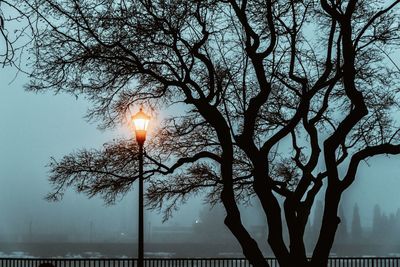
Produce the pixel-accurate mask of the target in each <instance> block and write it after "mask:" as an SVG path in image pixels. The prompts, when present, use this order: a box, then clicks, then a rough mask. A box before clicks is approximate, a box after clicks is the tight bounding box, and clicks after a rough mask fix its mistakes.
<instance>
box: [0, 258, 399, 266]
mask: <svg viewBox="0 0 400 267" xmlns="http://www.w3.org/2000/svg"><path fill="white" fill-rule="evenodd" d="M267 261H268V263H269V264H270V266H271V267H278V266H279V265H278V262H277V260H276V259H274V258H267ZM41 263H52V264H53V265H54V266H55V267H137V260H136V259H105V258H104V259H39V258H0V266H1V267H39V265H40V264H41ZM144 264H145V265H144V266H145V267H247V266H250V264H249V262H248V261H247V260H246V259H241V258H201V259H200V258H182V259H169V258H168V259H145V262H144ZM328 266H329V267H400V258H386V257H385V258H380V257H365V258H339V257H338V258H336V257H335V258H330V259H329V265H328Z"/></svg>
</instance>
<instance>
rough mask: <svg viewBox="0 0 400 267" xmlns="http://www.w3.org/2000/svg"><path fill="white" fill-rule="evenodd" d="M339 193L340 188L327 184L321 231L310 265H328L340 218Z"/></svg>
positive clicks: (313, 266)
mask: <svg viewBox="0 0 400 267" xmlns="http://www.w3.org/2000/svg"><path fill="white" fill-rule="evenodd" d="M340 195H341V192H340V190H338V189H337V188H336V187H335V188H333V187H332V186H329V185H328V188H327V191H326V196H325V208H324V215H323V219H322V226H321V231H320V235H319V238H318V242H317V244H316V246H315V249H314V253H313V256H312V259H311V266H312V267H326V266H328V258H329V253H330V251H331V249H332V245H333V242H334V240H335V234H336V230H337V228H338V225H339V223H340V218H339V217H338V215H337V213H338V207H339V202H340Z"/></svg>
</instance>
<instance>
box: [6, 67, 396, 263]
mask: <svg viewBox="0 0 400 267" xmlns="http://www.w3.org/2000/svg"><path fill="white" fill-rule="evenodd" d="M16 75H17V76H16ZM27 81H28V78H27V77H26V76H25V75H24V74H23V73H18V74H17V73H16V70H15V69H11V68H2V69H1V70H0V125H1V128H0V212H1V213H0V214H1V216H0V252H1V250H2V249H4V248H3V247H4V246H3V245H2V244H4V243H12V244H13V245H12V248H10V249H9V251H13V250H14V251H24V245H23V244H24V243H32V242H33V243H44V244H46V243H54V242H60V243H64V242H71V243H91V242H93V243H106V244H107V243H110V244H113V243H127V244H131V243H134V242H136V236H137V233H136V229H137V192H136V191H135V189H132V191H131V192H130V193H128V194H127V195H126V196H125V197H124V198H123V199H121V201H119V202H117V203H116V204H115V205H113V206H105V205H104V203H103V201H102V200H101V199H99V198H92V199H87V198H86V197H85V196H84V195H78V194H77V193H75V192H73V191H68V192H67V193H66V194H65V197H64V199H63V200H62V201H61V202H57V203H49V202H47V201H45V200H44V197H45V195H46V193H48V192H49V191H50V189H51V188H50V186H49V184H48V181H47V175H48V173H47V171H48V169H47V168H46V164H47V163H48V162H49V159H50V157H55V158H60V157H62V156H63V155H65V154H68V153H70V152H72V151H74V150H76V149H79V148H98V147H100V146H101V145H102V144H103V143H105V142H107V141H110V140H112V139H114V138H118V137H121V136H128V135H130V134H131V133H130V132H129V131H128V130H127V129H124V128H123V127H121V128H119V129H116V130H115V131H105V132H104V131H100V130H98V129H97V128H96V125H95V124H90V123H88V122H87V121H86V120H85V118H84V115H85V113H86V110H87V108H88V107H89V104H88V102H87V101H86V100H85V99H83V98H75V97H74V96H70V95H64V94H59V95H52V94H33V93H27V92H25V91H24V89H23V86H24V84H26V83H27ZM399 163H400V158H399V157H385V156H380V157H375V158H374V159H371V160H369V161H368V164H367V163H363V165H362V166H361V167H360V168H359V171H358V175H357V179H356V181H355V182H354V184H353V185H352V186H351V187H350V188H349V189H348V190H347V191H346V192H345V194H344V196H343V199H342V210H343V214H344V216H345V218H346V227H347V229H348V231H350V230H351V223H352V217H353V211H354V205H355V204H357V205H358V208H359V215H360V222H361V227H362V229H363V235H364V236H363V238H364V239H368V237H369V235H370V232H371V231H372V230H371V229H372V228H373V214H374V207H375V205H379V207H380V209H381V212H382V214H384V215H386V216H387V217H390V214H395V213H396V212H397V210H398V209H399V208H400V201H399V188H400V175H399V174H400V164H399ZM202 203H203V202H202V199H201V198H200V197H199V198H196V199H191V200H190V201H188V203H187V204H186V205H183V206H182V207H181V208H180V210H179V211H177V212H175V213H174V216H173V217H172V218H171V219H170V220H168V221H167V222H165V223H164V224H163V223H162V215H161V214H158V213H157V212H154V211H148V210H147V211H146V212H145V221H146V222H145V228H146V230H145V240H146V242H148V243H157V242H165V243H171V242H172V243H179V242H181V243H185V242H189V241H190V242H193V239H192V237H193V236H196V231H198V230H196V229H201V228H199V227H201V226H200V224H201V223H205V222H204V220H205V219H204V217H206V216H207V215H205V214H207V212H206V211H208V210H209V207H208V206H204V205H203V204H202ZM217 209H218V208H217ZM242 210H243V220H244V222H245V224H246V226H247V227H248V228H249V229H253V230H254V229H255V230H254V232H256V235H257V229H261V230H265V228H263V218H262V216H261V215H260V214H259V207H258V203H257V202H255V203H254V207H253V208H242ZM315 212H316V211H314V212H313V214H312V216H311V221H314V213H315ZM211 214H212V213H211ZM220 216H221V214H219V215H215V218H214V219H215V220H216V219H220V220H219V221H218V223H219V224H218V225H219V226H218V227H223V225H222V217H220ZM205 226H206V225H204V227H205ZM163 227H164V228H163ZM218 227H216V228H215V229H220V230H221V229H222V228H218ZM257 227H258V228H257ZM260 227H261V228H260ZM164 230H166V231H170V235H166V234H162V233H163V231H164ZM207 230H209V231H211V230H212V229H211V228H210V227H208V228H205V230H204V231H205V232H206V231H207ZM224 231H225V232H224ZM224 231H222V230H221V231H220V232H219V234H221V233H222V234H221V235H215V233H214V232H212V231H211V232H210V233H209V234H208V235H207V233H205V235H206V236H211V237H216V238H215V239H214V240H212V241H213V242H214V243H224V242H225V241H226V240H227V239H229V238H230V239H229V240H231V241H232V244H233V248H232V249H233V250H235V251H240V250H239V249H238V247H237V243H236V241H234V240H233V239H232V237H230V235H229V233H228V232H227V230H224ZM157 234H158V235H157ZM192 234H193V235H192ZM392 235H393V236H397V235H399V233H392ZM197 237H198V236H197ZM203 238H204V239H201V240H199V242H200V241H203V242H204V243H209V244H210V243H212V242H211V240H209V239H207V238H206V237H204V236H203ZM258 238H260V239H261V240H262V238H265V236H264V237H260V236H258ZM364 239H363V240H364ZM346 242H347V243H349V242H350V241H346ZM360 242H361V241H360ZM388 242H389V240H388ZM311 243H312V241H311ZM264 244H265V243H264ZM235 246H236V247H235ZM173 248H174V247H173ZM211 248H213V247H211ZM85 249H86V248H85ZM217 249H218V248H217ZM263 249H266V248H263ZM130 250H131V251H134V249H130ZM84 251H86V250H83V249H82V251H81V252H82V253H83V252H84ZM333 251H335V248H334V249H333ZM397 251H400V250H397ZM393 252H396V250H393V249H388V250H386V251H381V252H380V251H377V252H376V253H382V254H384V255H387V254H389V253H393ZM30 253H32V252H30ZM76 253H79V251H78V252H76ZM132 253H133V252H132ZM190 253H191V254H192V255H198V254H196V253H198V251H196V250H195V247H193V251H191V252H188V254H190ZM349 253H351V252H349ZM357 253H359V252H357ZM64 255H65V254H64ZM127 255H129V253H128V252H127ZM39 256H43V255H39Z"/></svg>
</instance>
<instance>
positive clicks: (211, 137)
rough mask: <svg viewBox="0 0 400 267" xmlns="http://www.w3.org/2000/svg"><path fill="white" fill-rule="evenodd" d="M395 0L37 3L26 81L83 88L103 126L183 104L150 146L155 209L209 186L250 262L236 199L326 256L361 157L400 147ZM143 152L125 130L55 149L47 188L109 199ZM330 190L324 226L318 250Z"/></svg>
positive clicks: (295, 256)
mask: <svg viewBox="0 0 400 267" xmlns="http://www.w3.org/2000/svg"><path fill="white" fill-rule="evenodd" d="M386 2H387V1H365V0H358V1H357V0H336V1H333V0H321V1H314V0H302V1H294V0H292V1H280V0H267V1H257V0H255V1H246V0H241V1H237V0H185V1H182V0H175V1H165V0H156V1H147V0H134V1H124V0H119V1H89V0H87V1H86V0H81V1H79V0H36V1H33V2H30V1H28V3H29V5H30V7H31V8H32V9H33V10H35V12H36V13H37V14H38V15H39V16H40V17H41V19H42V21H41V23H40V27H39V32H38V33H37V34H36V35H35V50H34V52H35V61H34V62H33V72H32V82H31V83H30V84H29V86H28V89H29V90H32V91H43V90H51V91H53V92H67V93H70V94H73V95H76V96H79V95H83V96H85V97H86V98H87V99H88V100H89V101H91V103H92V108H91V109H90V110H89V111H88V118H89V119H92V120H94V121H97V122H99V123H100V126H101V127H103V128H108V127H111V128H112V127H116V126H117V125H119V124H120V123H123V122H124V121H125V120H126V117H127V114H128V113H129V111H130V109H131V108H132V107H135V106H137V105H140V104H142V105H145V106H147V107H149V108H151V109H154V110H162V109H164V108H168V107H171V106H172V107H174V106H178V107H180V109H181V112H179V113H178V114H175V115H174V114H173V115H171V116H169V117H168V118H166V119H164V120H163V121H162V124H161V125H160V126H159V127H158V130H157V131H156V132H155V133H154V135H153V136H152V138H151V140H150V141H149V142H148V143H146V162H145V178H146V182H147V183H148V185H149V187H148V191H147V199H148V205H149V206H150V207H152V208H162V209H163V210H164V211H165V215H166V217H168V216H170V215H171V211H173V210H174V209H175V208H176V207H177V205H179V204H180V203H181V202H185V201H186V200H187V198H188V197H190V196H192V195H195V194H198V193H200V192H205V193H206V199H207V201H209V202H211V203H217V202H222V204H223V205H224V207H225V209H226V218H225V224H226V225H227V227H228V228H229V230H230V231H231V232H232V234H233V235H234V236H235V237H236V239H237V240H238V242H239V243H240V245H241V246H242V249H243V253H244V255H245V256H246V257H247V258H248V259H249V261H250V263H251V264H253V265H254V266H268V263H267V262H266V261H265V260H264V256H263V255H262V252H261V250H260V249H259V246H258V244H257V242H256V241H255V240H254V239H253V238H252V237H251V235H250V234H249V232H248V231H247V229H246V228H245V227H244V225H243V224H242V220H241V215H240V212H239V209H238V203H240V202H242V201H248V200H249V199H250V198H256V199H257V200H258V201H260V203H261V206H262V208H263V211H264V213H265V216H266V221H267V222H268V226H269V227H268V229H269V230H268V231H269V232H268V233H266V235H268V243H269V245H270V247H271V249H272V251H273V252H274V254H275V256H276V257H277V258H278V261H279V264H280V266H291V262H293V261H295V262H296V263H297V266H327V258H328V256H329V252H330V249H331V247H332V244H333V242H334V237H335V233H336V230H337V227H338V224H339V223H340V218H339V217H338V205H339V203H340V198H341V195H342V193H343V192H344V191H345V190H346V189H347V188H348V187H349V186H350V185H351V184H352V183H353V181H354V180H355V179H356V174H357V169H358V166H359V164H360V162H361V161H363V160H366V159H368V158H370V157H372V156H375V155H379V154H398V153H400V142H399V141H400V140H399V121H398V119H396V115H398V114H399V113H398V112H399V110H398V109H399V99H398V97H399V86H398V85H399V84H400V83H399V78H400V76H399V75H400V69H399V67H398V66H397V63H396V60H397V59H396V58H392V55H393V52H394V51H395V50H396V49H398V45H399V43H400V42H399V37H400V36H399V34H400V30H399V27H400V21H399V18H400V16H399V12H398V4H399V2H400V1H398V0H397V1H391V2H390V3H386ZM136 155H137V147H136V145H135V143H134V141H132V140H116V141H113V142H111V143H109V144H105V145H104V147H103V148H102V149H98V150H85V149H83V150H81V151H77V152H74V153H72V154H70V155H67V156H65V157H64V158H62V159H61V160H53V161H52V162H51V163H50V170H51V175H50V182H51V184H52V185H53V186H54V191H53V192H52V193H51V194H50V195H49V198H50V199H59V198H60V197H61V196H62V194H63V193H64V191H65V190H66V188H67V187H71V186H72V187H74V188H75V189H76V190H77V191H78V192H83V193H85V194H87V195H88V196H95V195H101V196H102V197H104V199H105V200H106V201H107V202H108V203H112V202H113V201H115V200H116V199H118V198H119V197H121V196H123V195H124V193H126V192H127V191H128V190H130V188H131V186H132V185H133V182H134V181H135V180H136V178H137V176H138V173H137V172H138V169H137V158H136ZM323 185H326V187H323ZM320 191H323V193H324V194H325V199H324V211H323V218H322V224H321V231H320V235H319V237H318V240H317V243H316V245H315V248H314V250H313V251H312V257H311V259H307V257H306V255H307V253H306V249H305V246H304V242H303V236H304V231H305V227H306V224H307V221H308V217H309V214H310V210H311V208H312V206H313V204H314V200H315V197H316V195H317V193H319V192H320ZM280 197H282V198H283V199H284V202H283V204H282V203H281V202H280V201H279V199H280ZM282 216H285V221H286V224H287V226H283V225H282V222H283V221H282ZM283 227H287V228H288V231H289V239H290V241H289V244H286V243H285V242H284V240H283V237H282V232H283V230H282V229H283Z"/></svg>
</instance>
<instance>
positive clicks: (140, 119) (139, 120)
mask: <svg viewBox="0 0 400 267" xmlns="http://www.w3.org/2000/svg"><path fill="white" fill-rule="evenodd" d="M149 121H150V116H149V115H147V114H146V113H144V112H143V110H142V108H140V110H139V112H138V113H136V114H135V115H133V116H132V123H133V126H134V128H135V135H136V141H137V143H138V145H139V224H138V225H139V229H138V237H139V240H138V266H139V267H143V266H144V264H143V259H144V249H143V243H144V242H143V145H144V141H146V133H147V126H149Z"/></svg>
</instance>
